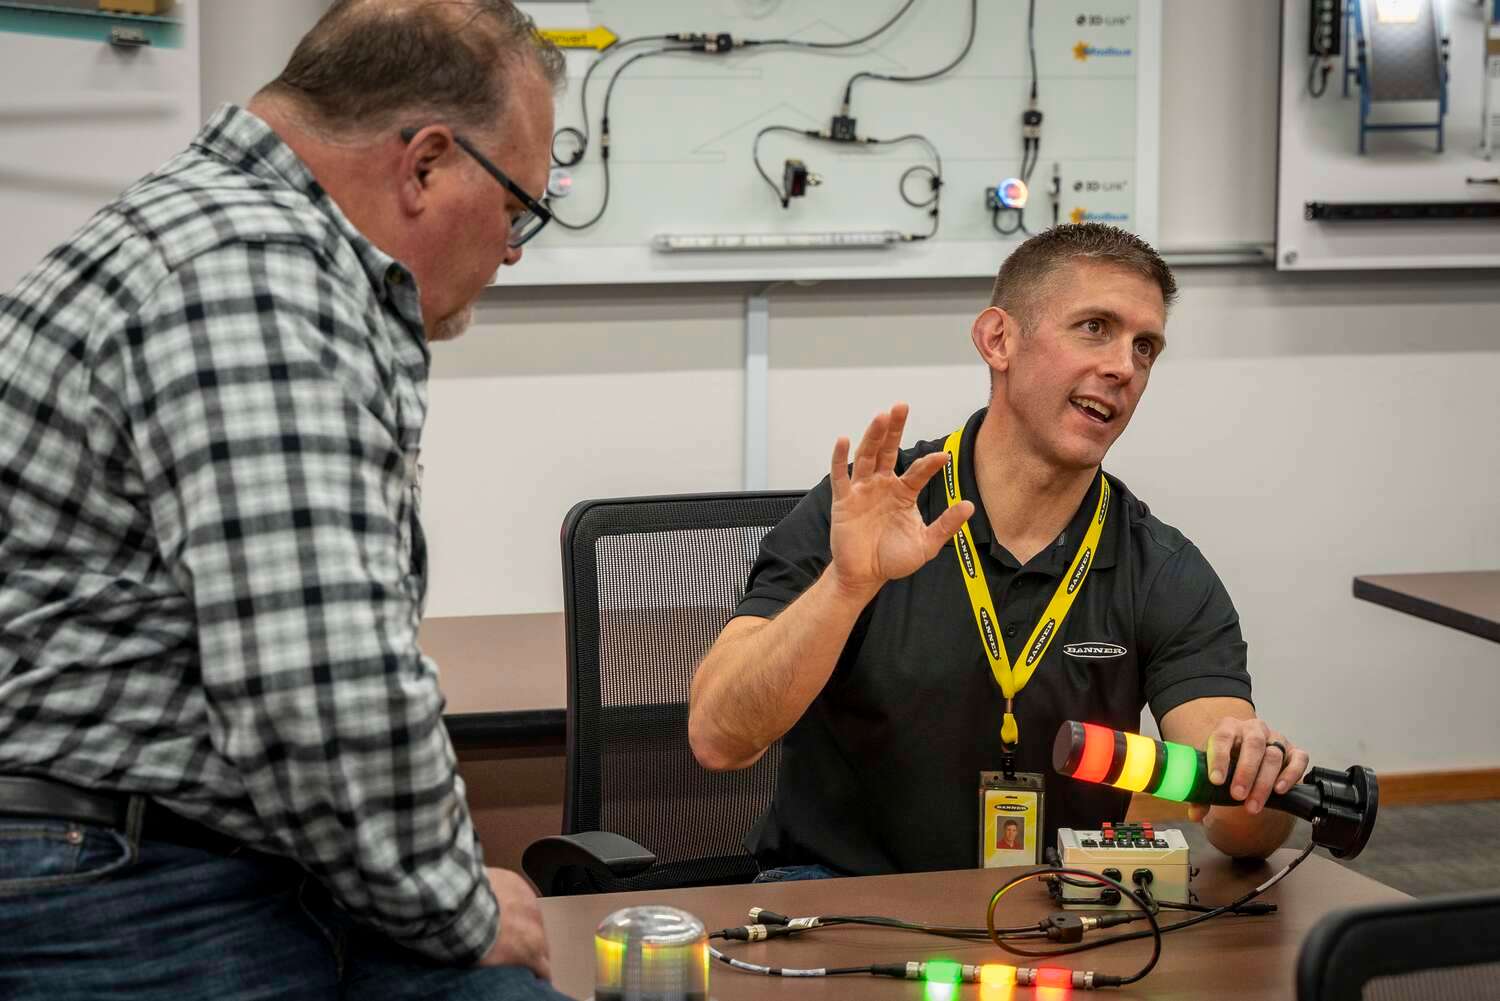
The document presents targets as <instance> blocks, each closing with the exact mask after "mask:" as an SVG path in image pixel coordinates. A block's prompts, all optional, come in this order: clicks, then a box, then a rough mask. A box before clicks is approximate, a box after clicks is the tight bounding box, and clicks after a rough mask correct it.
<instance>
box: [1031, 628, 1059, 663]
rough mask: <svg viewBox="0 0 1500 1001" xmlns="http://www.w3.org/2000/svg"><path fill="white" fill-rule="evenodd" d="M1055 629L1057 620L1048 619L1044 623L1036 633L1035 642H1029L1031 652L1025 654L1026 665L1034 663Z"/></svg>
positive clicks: (1043, 650) (1044, 650)
mask: <svg viewBox="0 0 1500 1001" xmlns="http://www.w3.org/2000/svg"><path fill="white" fill-rule="evenodd" d="M1056 630H1057V620H1056V619H1048V620H1047V622H1046V624H1045V625H1043V626H1042V628H1041V629H1040V630H1039V631H1038V632H1037V634H1036V642H1035V643H1033V644H1031V652H1030V653H1028V654H1027V655H1026V666H1027V667H1030V666H1031V665H1032V664H1035V663H1036V662H1037V660H1038V659H1040V658H1041V656H1042V654H1043V653H1045V652H1046V650H1047V643H1048V642H1049V641H1050V640H1051V639H1052V634H1053V632H1055V631H1056Z"/></svg>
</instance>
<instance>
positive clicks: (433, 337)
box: [427, 302, 474, 343]
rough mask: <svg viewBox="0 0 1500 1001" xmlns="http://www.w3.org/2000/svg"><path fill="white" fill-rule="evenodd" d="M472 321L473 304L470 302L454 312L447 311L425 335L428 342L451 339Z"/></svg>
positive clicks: (458, 335) (457, 335) (460, 333)
mask: <svg viewBox="0 0 1500 1001" xmlns="http://www.w3.org/2000/svg"><path fill="white" fill-rule="evenodd" d="M473 322H474V304H473V303H472V302H471V303H469V304H468V305H467V306H465V307H464V308H463V309H460V310H459V311H458V312H456V313H449V314H448V315H447V316H445V317H443V318H442V319H441V320H439V321H438V322H437V325H436V326H434V327H433V328H432V332H431V333H429V334H428V335H427V340H428V341H429V342H434V343H435V342H437V341H451V340H454V339H455V338H457V337H460V336H461V335H462V334H463V332H464V331H466V330H468V329H469V325H470V324H472V323H473Z"/></svg>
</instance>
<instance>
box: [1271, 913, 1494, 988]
mask: <svg viewBox="0 0 1500 1001" xmlns="http://www.w3.org/2000/svg"><path fill="white" fill-rule="evenodd" d="M1497 927H1500V892H1496V891H1494V890H1488V891H1486V892H1484V893H1463V894H1450V895H1447V896H1440V897H1424V898H1421V899H1418V900H1406V901H1402V902H1400V903H1396V904H1382V905H1379V906H1374V907H1357V908H1352V909H1349V910H1344V911H1335V912H1334V913H1332V914H1329V915H1327V916H1326V917H1324V918H1323V919H1322V920H1321V921H1319V922H1318V923H1317V924H1316V925H1314V926H1313V929H1312V931H1311V932H1309V933H1308V936H1307V940H1306V941H1305V942H1303V943H1302V952H1301V955H1300V956H1299V957H1298V960H1297V999H1298V1001H1429V999H1432V998H1442V999H1443V1001H1480V999H1492V998H1496V997H1500V934H1496V931H1495V929H1496V928H1497Z"/></svg>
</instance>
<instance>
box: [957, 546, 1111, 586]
mask: <svg viewBox="0 0 1500 1001" xmlns="http://www.w3.org/2000/svg"><path fill="white" fill-rule="evenodd" d="M1093 562H1094V551H1093V550H1092V549H1089V550H1086V551H1085V552H1084V554H1083V556H1082V557H1081V558H1080V559H1079V560H1078V569H1077V570H1074V571H1073V578H1072V579H1071V580H1069V581H1068V593H1069V594H1072V593H1073V592H1074V591H1076V590H1078V589H1079V588H1080V587H1082V586H1083V578H1085V577H1087V576H1088V575H1089V567H1090V566H1091V565H1092V564H1093ZM970 576H972V574H971V575H970Z"/></svg>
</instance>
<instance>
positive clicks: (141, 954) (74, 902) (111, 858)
mask: <svg viewBox="0 0 1500 1001" xmlns="http://www.w3.org/2000/svg"><path fill="white" fill-rule="evenodd" d="M0 929H3V931H0V998H5V999H7V1001H75V999H77V1001H85V999H88V1001H93V999H96V998H104V997H108V998H112V999H122V1001H124V999H130V1001H147V999H151V1001H155V999H171V1001H252V999H253V1001H272V999H277V1001H280V999H292V998H296V999H304V998H305V999H318V1001H334V999H340V998H350V999H360V1001H363V999H366V998H369V999H391V1001H415V999H417V998H432V999H439V998H443V999H463V1001H469V999H476V1001H477V999H480V998H497V999H505V1001H510V999H516V1001H559V999H561V998H562V997H563V996H562V995H561V994H559V993H557V992H556V991H554V990H553V989H552V987H551V985H549V984H546V983H543V982H542V981H540V980H538V979H537V977H536V976H535V975H534V974H533V973H532V972H531V971H530V970H526V969H521V968H518V967H500V968H493V969H491V968H479V967H454V966H440V965H437V964H434V963H432V962H430V961H428V960H426V959H424V958H423V957H421V956H419V955H417V954H416V953H413V952H409V951H406V950H404V949H402V948H401V947H399V946H397V945H395V944H394V943H393V942H391V941H390V940H389V939H386V938H384V937H383V936H381V935H380V934H378V933H377V932H374V931H371V930H368V929H366V928H364V927H362V926H359V925H356V924H355V923H354V922H353V921H351V920H350V919H349V917H348V916H347V915H346V914H345V913H344V912H343V911H342V910H341V909H340V908H339V907H338V906H337V905H336V904H334V903H333V901H332V900H331V899H330V898H329V896H328V895H327V893H326V892H325V891H323V889H322V888H321V886H320V885H319V884H318V883H317V882H316V881H315V880H313V879H312V878H311V877H310V876H308V874H307V873H306V871H304V870H303V869H302V868H301V867H300V866H298V865H297V864H295V863H293V862H291V861H288V860H286V859H280V858H273V857H271V856H268V855H261V854H258V853H256V852H251V851H247V850H244V849H240V850H238V851H235V852H233V853H231V854H220V853H216V852H211V851H206V850H202V849H198V848H190V847H186V846H183V845H177V844H173V843H170V842H165V841H153V840H149V839H148V840H145V841H142V842H140V843H139V845H134V846H133V845H132V844H131V842H130V840H129V839H127V838H126V836H125V835H124V834H122V833H120V832H118V831H114V830H111V829H109V828H105V827H93V826H90V825H86V824H77V823H73V822H72V821H65V820H40V819H35V818H19V817H5V816H0Z"/></svg>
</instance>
